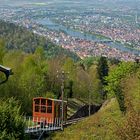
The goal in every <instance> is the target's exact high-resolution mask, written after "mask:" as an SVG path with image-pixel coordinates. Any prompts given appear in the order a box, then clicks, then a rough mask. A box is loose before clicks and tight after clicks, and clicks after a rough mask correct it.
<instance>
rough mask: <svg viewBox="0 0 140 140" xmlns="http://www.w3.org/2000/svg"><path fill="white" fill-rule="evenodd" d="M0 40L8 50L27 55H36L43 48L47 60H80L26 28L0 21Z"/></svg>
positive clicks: (73, 54)
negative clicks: (22, 52)
mask: <svg viewBox="0 0 140 140" xmlns="http://www.w3.org/2000/svg"><path fill="white" fill-rule="evenodd" d="M0 38H1V39H4V40H5V43H6V47H7V49H10V50H22V51H24V52H26V53H34V52H35V50H36V48H38V47H43V49H44V50H45V55H46V57H47V58H52V57H56V56H60V55H61V56H68V57H71V58H72V59H74V60H75V61H77V60H80V58H79V57H78V56H77V55H76V54H75V53H74V52H70V51H69V50H66V49H64V48H62V47H61V46H57V45H55V44H53V43H52V42H51V41H50V40H48V39H46V38H44V37H41V36H39V35H37V34H34V33H33V32H32V31H29V30H27V29H26V28H24V27H21V26H17V25H15V24H13V23H8V22H4V21H1V20H0Z"/></svg>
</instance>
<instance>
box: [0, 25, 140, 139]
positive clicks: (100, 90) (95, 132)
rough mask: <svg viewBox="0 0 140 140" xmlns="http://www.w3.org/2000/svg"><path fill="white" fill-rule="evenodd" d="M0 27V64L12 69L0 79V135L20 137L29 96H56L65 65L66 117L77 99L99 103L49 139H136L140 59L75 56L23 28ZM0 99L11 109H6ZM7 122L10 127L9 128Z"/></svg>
mask: <svg viewBox="0 0 140 140" xmlns="http://www.w3.org/2000/svg"><path fill="white" fill-rule="evenodd" d="M0 27H1V29H0V38H1V39H0V64H2V65H4V66H7V67H10V68H12V70H13V72H14V75H12V76H10V78H9V80H8V81H7V83H5V84H2V85H0V101H1V108H0V114H2V115H3V116H2V117H3V118H5V119H3V118H2V119H0V124H5V126H4V127H0V134H2V138H4V137H6V136H7V137H8V138H9V139H20V138H21V137H22V136H23V135H24V134H23V131H21V132H20V131H18V128H19V130H24V122H23V119H22V118H23V117H22V116H23V115H32V99H33V98H34V97H38V96H42V97H50V98H57V99H59V98H60V97H61V85H62V71H64V72H65V75H64V99H65V100H67V99H69V101H70V102H69V108H68V113H69V117H70V116H71V115H73V114H74V113H75V112H76V110H77V109H78V108H80V107H81V106H82V105H89V104H91V105H92V104H98V105H101V104H102V103H103V106H102V108H101V110H100V111H99V112H97V113H96V114H95V115H93V116H90V117H89V118H86V119H85V120H83V121H81V122H79V123H77V124H75V125H71V126H70V127H68V128H66V129H65V130H64V132H59V133H55V134H54V135H53V136H52V139H58V140H59V139H64V140H69V139H72V140H82V139H83V140H100V139H103V140H127V139H128V140H140V105H139V101H140V64H139V63H136V62H119V61H116V60H108V59H107V58H106V57H100V58H94V57H92V58H87V59H84V60H79V59H77V56H76V59H75V54H73V53H72V55H71V53H70V52H69V51H66V50H64V49H62V48H61V47H58V46H55V45H54V44H52V43H51V42H49V41H46V40H45V39H44V38H41V37H39V36H36V35H35V34H33V33H31V32H30V31H27V30H26V29H24V28H21V27H16V26H15V25H14V24H11V23H4V22H0ZM24 43H25V44H24ZM48 48H49V49H48ZM47 49H48V50H47ZM62 53H64V55H61V54H62ZM73 55H74V57H73ZM75 60H77V61H75ZM2 79H4V74H3V73H2V72H0V80H2ZM13 98H14V99H13ZM10 101H13V103H14V104H13V103H12V102H10ZM15 103H17V104H15ZM5 104H7V107H8V106H9V108H8V109H10V110H12V111H13V112H11V111H7V110H6V109H5V107H4V105H5ZM2 111H3V112H2ZM11 113H12V114H14V113H15V114H16V116H17V119H16V118H15V119H13V118H14V117H13V116H12V115H11ZM11 117H13V118H12V119H13V121H15V123H14V124H13V123H12V120H11ZM7 126H8V127H7ZM9 128H13V131H12V132H13V133H12V132H11V129H9ZM16 133H17V134H18V135H17V134H16ZM0 139H1V137H0Z"/></svg>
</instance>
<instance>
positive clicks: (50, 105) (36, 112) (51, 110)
mask: <svg viewBox="0 0 140 140" xmlns="http://www.w3.org/2000/svg"><path fill="white" fill-rule="evenodd" d="M55 119H62V100H57V99H50V98H43V97H37V98H34V99H33V120H34V122H38V123H41V122H42V121H43V122H47V123H50V124H53V123H54V121H55ZM66 119H67V101H64V117H63V120H64V121H66Z"/></svg>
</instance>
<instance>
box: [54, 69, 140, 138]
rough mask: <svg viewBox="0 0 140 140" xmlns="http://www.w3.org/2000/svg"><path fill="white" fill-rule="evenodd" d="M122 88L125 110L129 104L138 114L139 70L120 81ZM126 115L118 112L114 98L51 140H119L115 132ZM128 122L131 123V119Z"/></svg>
mask: <svg viewBox="0 0 140 140" xmlns="http://www.w3.org/2000/svg"><path fill="white" fill-rule="evenodd" d="M122 86H123V87H124V88H123V93H124V95H125V98H126V100H125V101H126V106H127V109H128V110H129V109H130V108H131V105H130V103H131V104H132V106H133V108H134V110H135V111H136V112H140V106H139V103H140V102H139V101H140V69H139V70H138V71H137V72H134V74H132V75H129V76H128V77H126V78H125V79H124V80H123V81H122ZM128 114H129V113H128ZM128 114H127V115H128ZM127 115H126V116H124V115H123V114H122V113H121V112H120V110H119V105H118V102H117V100H116V98H112V99H110V100H108V101H106V103H104V105H103V106H102V108H101V109H100V110H99V112H97V113H96V114H95V115H92V116H90V117H88V118H86V119H85V120H83V121H81V122H79V123H77V124H75V125H71V126H69V127H68V128H65V130H64V132H58V133H56V134H54V136H53V140H60V139H61V140H119V138H118V137H117V136H116V130H118V129H119V131H121V130H122V126H124V124H125V123H124V122H126V119H127ZM128 121H129V120H128ZM130 121H131V122H133V121H134V120H133V118H131V119H130ZM136 122H137V121H136ZM134 123H135V122H134ZM137 124H138V123H137ZM137 124H136V125H133V126H134V127H137V129H136V130H137V131H138V132H139V130H138V129H139V128H138V126H137ZM130 126H131V124H130ZM130 126H129V127H130ZM133 126H131V127H130V128H131V129H130V135H131V133H132V132H133V131H132V130H135V129H132V128H133ZM122 131H123V130H122ZM125 132H127V131H125ZM125 132H124V133H125ZM127 134H128V133H127Z"/></svg>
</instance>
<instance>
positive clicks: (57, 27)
mask: <svg viewBox="0 0 140 140" xmlns="http://www.w3.org/2000/svg"><path fill="white" fill-rule="evenodd" d="M37 23H38V24H41V25H44V26H47V28H48V29H51V30H56V31H63V32H64V33H66V34H67V35H70V36H72V37H75V38H80V39H84V40H89V41H94V42H98V43H102V44H105V45H107V46H110V47H114V48H117V49H119V50H121V51H125V52H129V53H133V54H136V55H140V50H134V49H131V48H127V47H126V46H125V45H124V44H122V43H119V42H114V41H111V40H109V39H104V38H99V37H97V35H94V34H89V33H82V32H80V31H76V30H74V29H71V28H67V27H65V26H63V25H59V24H57V23H55V22H53V21H52V20H50V19H49V18H43V19H37ZM107 40H109V41H108V42H106V41H107ZM104 41H105V42H104ZM103 42H104V43H103Z"/></svg>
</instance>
